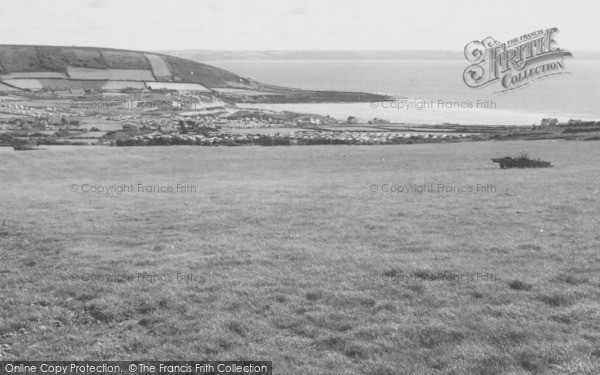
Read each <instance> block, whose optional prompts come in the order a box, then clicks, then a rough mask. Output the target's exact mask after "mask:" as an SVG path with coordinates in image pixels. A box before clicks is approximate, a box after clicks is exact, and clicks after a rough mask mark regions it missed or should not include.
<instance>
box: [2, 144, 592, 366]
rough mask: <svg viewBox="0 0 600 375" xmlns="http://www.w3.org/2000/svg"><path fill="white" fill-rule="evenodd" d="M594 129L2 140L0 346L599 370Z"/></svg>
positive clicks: (33, 353)
mask: <svg viewBox="0 0 600 375" xmlns="http://www.w3.org/2000/svg"><path fill="white" fill-rule="evenodd" d="M523 150H526V151H528V152H529V154H530V156H532V157H540V158H542V160H548V161H551V162H552V164H553V165H554V168H548V169H531V170H501V169H499V168H498V166H497V164H494V163H492V162H491V160H490V159H491V158H493V157H502V156H508V155H518V154H519V152H521V151H523ZM597 150H598V142H564V141H554V142H551V141H531V142H526V141H510V142H508V141H507V142H470V143H448V144H445V143H441V144H429V145H427V144H420V145H416V144H415V145H403V146H364V147H363V146H350V147H348V146H322V147H316V146H315V147H312V146H302V147H292V146H290V147H210V148H209V147H184V146H181V147H170V148H164V147H135V148H112V147H91V146H90V147H70V148H69V147H56V148H54V147H48V148H47V149H46V150H42V151H32V152H15V151H12V150H1V151H0V152H1V154H0V155H1V156H0V157H1V160H2V163H1V164H0V174H1V175H2V179H1V180H0V201H1V202H2V207H3V210H2V211H1V212H0V255H1V256H2V263H1V264H0V299H1V300H2V303H0V357H2V359H40V358H43V359H47V360H50V359H63V360H66V359H132V360H133V359H136V360H139V359H163V360H167V359H169V360H177V359H189V360H200V359H218V360H226V359H252V360H270V361H273V364H274V373H275V374H290V375H300V374H311V375H312V374H319V375H340V374H348V375H349V374H367V375H396V374H464V375H467V374H469V375H470V374H477V375H479V374H508V373H510V374H523V375H525V374H551V375H558V374H597V373H600V365H599V362H600V309H599V307H600V302H599V301H600V299H599V297H600V276H599V273H598V270H599V269H600V254H599V253H598V246H599V245H600V234H598V212H599V211H598V209H599V207H598V198H599V197H600V184H599V182H598V178H597V176H598V175H600V153H599V152H598V151H597ZM138 184H139V186H141V190H142V191H139V189H140V188H139V186H138ZM178 184H180V185H179V186H178ZM440 185H441V186H442V190H444V191H442V192H438V189H439V186H440ZM100 186H104V187H105V188H104V189H109V188H110V189H112V193H109V194H107V193H106V192H103V193H100V194H98V193H93V192H89V190H93V189H100ZM424 186H433V188H432V189H433V191H425V190H424ZM455 186H457V187H458V189H456V188H455ZM462 186H473V187H474V186H477V188H478V189H479V187H481V189H479V191H478V192H461V191H460V190H461V187H462ZM111 187H112V188H111ZM125 187H126V188H125ZM169 187H171V188H172V189H173V190H174V191H172V192H170V191H169ZM178 187H179V190H180V191H179V192H177V188H178ZM483 187H485V188H483ZM401 189H403V190H405V191H404V192H400V193H398V192H397V191H398V190H401ZM447 189H449V190H451V191H446V190H447ZM161 190H162V192H161ZM390 190H396V192H390ZM86 191H88V192H86ZM407 191H408V192H407Z"/></svg>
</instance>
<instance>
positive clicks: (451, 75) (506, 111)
mask: <svg viewBox="0 0 600 375" xmlns="http://www.w3.org/2000/svg"><path fill="white" fill-rule="evenodd" d="M203 62H204V63H207V64H210V65H213V66H217V67H220V68H223V69H226V70H229V71H231V72H233V73H236V74H238V75H240V76H242V77H247V78H251V79H253V80H255V81H259V82H264V83H269V84H274V85H280V86H287V87H296V88H302V89H307V90H334V91H359V92H370V93H381V94H387V95H390V96H393V97H394V98H398V99H397V100H394V101H392V102H384V103H378V102H374V103H307V104H256V105H254V104H252V105H250V104H244V105H240V106H241V107H247V108H264V109H271V110H278V111H279V110H288V111H294V112H302V113H315V114H320V115H330V116H332V117H334V118H338V119H346V118H348V117H350V116H354V117H356V118H358V120H360V121H368V120H371V119H374V118H379V119H385V120H389V121H391V122H395V123H406V124H444V123H446V124H465V125H537V124H540V122H541V120H542V119H543V118H557V119H558V120H559V121H561V122H566V121H568V120H569V119H581V120H595V121H598V120H600V60H597V59H596V60H594V59H590V60H578V59H576V58H566V59H565V70H564V71H565V72H566V74H560V75H554V76H550V77H546V78H542V79H539V80H536V81H534V82H531V83H530V84H528V85H525V86H523V87H522V88H519V89H516V90H511V91H506V92H501V91H502V89H503V88H502V86H501V85H500V83H499V82H495V83H491V84H490V85H488V86H487V87H483V88H478V89H473V88H470V87H468V86H467V85H466V84H465V83H464V82H463V78H462V77H463V72H464V70H465V69H466V67H467V66H468V63H467V61H466V60H464V61H460V60H399V61H390V60H347V61H341V60H285V61H284V60H219V61H203Z"/></svg>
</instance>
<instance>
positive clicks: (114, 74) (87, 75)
mask: <svg viewBox="0 0 600 375" xmlns="http://www.w3.org/2000/svg"><path fill="white" fill-rule="evenodd" d="M67 73H68V74H69V77H71V78H72V79H83V80H86V79H105V80H111V81H154V76H152V72H151V71H150V70H144V69H90V68H77V67H73V66H69V67H67Z"/></svg>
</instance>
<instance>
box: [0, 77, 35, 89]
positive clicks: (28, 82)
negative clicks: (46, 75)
mask: <svg viewBox="0 0 600 375" xmlns="http://www.w3.org/2000/svg"><path fill="white" fill-rule="evenodd" d="M4 83H6V84H8V85H11V86H14V87H18V88H20V89H36V90H37V89H41V88H42V87H43V86H42V84H41V83H40V80H38V79H25V78H24V79H18V78H17V79H5V80H4Z"/></svg>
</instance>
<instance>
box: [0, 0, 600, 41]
mask: <svg viewBox="0 0 600 375" xmlns="http://www.w3.org/2000/svg"><path fill="white" fill-rule="evenodd" d="M598 10H600V3H598V1H597V0H560V1H557V0H550V1H543V0H502V1H499V0H493V1H489V0H457V1H447V0H419V1H417V0H412V1H404V0H369V1H356V0H343V1H341V0H285V1H283V0H52V1H47V0H2V1H0V31H1V33H0V44H43V45H63V46H71V45H75V46H94V47H110V48H124V49H134V50H149V51H158V50H198V49H201V50H454V51H462V50H463V49H464V47H465V45H466V44H467V43H469V42H470V41H472V40H481V39H483V38H485V37H488V36H493V37H494V38H496V39H497V40H499V41H501V42H504V41H507V40H509V39H512V38H515V37H518V36H520V35H522V34H527V33H530V32H532V31H535V30H539V29H546V28H550V27H558V29H559V31H560V32H559V34H557V38H556V39H557V42H558V46H559V47H562V48H564V49H567V50H600V33H597V32H596V31H595V27H594V26H595V25H596V24H597V22H598V13H599V12H598Z"/></svg>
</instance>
